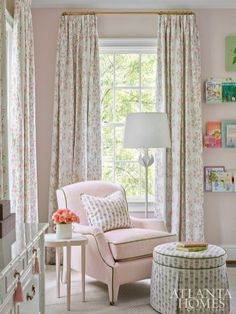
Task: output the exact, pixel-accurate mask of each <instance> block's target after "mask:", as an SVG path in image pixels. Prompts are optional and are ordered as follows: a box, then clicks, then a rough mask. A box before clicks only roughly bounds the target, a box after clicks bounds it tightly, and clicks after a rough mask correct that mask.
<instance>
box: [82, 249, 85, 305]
mask: <svg viewBox="0 0 236 314" xmlns="http://www.w3.org/2000/svg"><path fill="white" fill-rule="evenodd" d="M85 253H86V251H85V245H83V244H82V245H81V285H82V286H81V288H82V301H83V302H85Z"/></svg>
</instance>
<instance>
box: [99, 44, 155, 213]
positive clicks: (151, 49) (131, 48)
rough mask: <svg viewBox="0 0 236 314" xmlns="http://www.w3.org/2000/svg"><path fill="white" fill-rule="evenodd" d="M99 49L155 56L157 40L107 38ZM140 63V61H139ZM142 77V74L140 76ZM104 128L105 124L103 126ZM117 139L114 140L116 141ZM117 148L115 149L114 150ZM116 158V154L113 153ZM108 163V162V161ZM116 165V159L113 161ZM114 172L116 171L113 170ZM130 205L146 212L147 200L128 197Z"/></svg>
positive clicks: (110, 124)
mask: <svg viewBox="0 0 236 314" xmlns="http://www.w3.org/2000/svg"><path fill="white" fill-rule="evenodd" d="M99 48H100V53H101V54H105V53H107V54H108V53H111V54H113V53H114V54H115V53H122V54H125V53H127V54H131V53H134V54H140V53H142V54H155V53H156V52H157V40H156V39H155V38H125V39H123V38H112V39H110V38H109V39H107V38H105V39H104V38H101V39H99ZM139 62H140V59H139ZM139 75H140V76H141V73H140V74H139ZM119 88H121V89H130V88H132V89H137V90H138V91H139V92H141V88H140V86H139V87H133V86H126V87H124V86H123V87H116V89H119ZM144 88H145V89H148V87H146V86H145V87H144ZM149 88H150V89H153V87H149ZM140 105H141V102H140V103H139V106H140ZM105 125H106V126H112V127H113V128H115V127H119V126H124V123H121V122H112V123H109V122H107V123H106V124H105ZM102 127H103V124H102ZM114 140H115V139H113V141H114ZM114 149H115V148H113V150H114ZM113 156H114V152H113ZM107 162H108V161H107ZM121 162H122V161H121ZM124 162H126V163H127V162H136V161H133V160H131V161H130V160H125V161H124ZM111 163H112V164H113V168H114V165H115V163H116V160H115V158H113V160H112V161H111ZM113 171H114V169H113ZM139 188H140V187H139ZM127 201H128V203H129V210H130V211H131V212H143V211H144V205H145V198H144V197H128V199H127ZM154 201H155V197H154V196H149V201H148V203H149V207H150V211H152V210H153V205H154Z"/></svg>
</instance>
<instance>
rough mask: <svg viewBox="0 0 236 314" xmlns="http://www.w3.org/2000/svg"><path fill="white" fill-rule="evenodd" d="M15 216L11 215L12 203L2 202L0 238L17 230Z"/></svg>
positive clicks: (0, 203)
mask: <svg viewBox="0 0 236 314" xmlns="http://www.w3.org/2000/svg"><path fill="white" fill-rule="evenodd" d="M15 220H16V219H15V214H12V213H11V206H10V201H7V200H4V201H0V238H3V237H5V236H6V235H7V234H8V233H10V232H11V231H12V230H13V229H15Z"/></svg>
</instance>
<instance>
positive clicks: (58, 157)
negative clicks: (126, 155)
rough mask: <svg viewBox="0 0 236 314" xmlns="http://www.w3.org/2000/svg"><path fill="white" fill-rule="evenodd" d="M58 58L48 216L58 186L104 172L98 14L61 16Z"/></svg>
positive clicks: (93, 177)
mask: <svg viewBox="0 0 236 314" xmlns="http://www.w3.org/2000/svg"><path fill="white" fill-rule="evenodd" d="M56 62H57V63H56V82H55V98H54V120H53V138H52V160H51V176H50V178H51V181H50V196H49V220H51V216H52V213H53V211H55V209H56V208H57V202H56V189H58V188H59V187H62V186H64V185H67V184H71V183H74V182H78V181H84V180H96V179H100V177H101V126H100V73H99V47H98V34H97V18H96V16H94V15H82V16H62V17H61V20H60V27H59V34H58V43H57V61H56Z"/></svg>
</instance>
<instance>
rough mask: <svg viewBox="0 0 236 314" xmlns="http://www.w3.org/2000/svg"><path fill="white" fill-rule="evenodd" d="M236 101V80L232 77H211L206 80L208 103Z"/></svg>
mask: <svg viewBox="0 0 236 314" xmlns="http://www.w3.org/2000/svg"><path fill="white" fill-rule="evenodd" d="M225 102H236V82H234V81H233V79H232V78H230V77H228V78H210V79H208V80H207V81H206V103H207V104H211V103H213V104H220V103H225Z"/></svg>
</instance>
